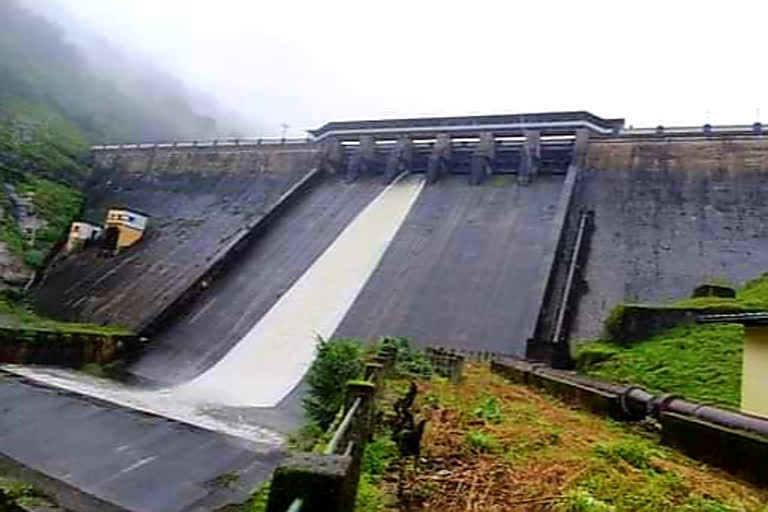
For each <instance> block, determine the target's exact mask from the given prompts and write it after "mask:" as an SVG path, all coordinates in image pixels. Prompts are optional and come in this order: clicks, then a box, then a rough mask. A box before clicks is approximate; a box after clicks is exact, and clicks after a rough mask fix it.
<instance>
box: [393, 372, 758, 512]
mask: <svg viewBox="0 0 768 512" xmlns="http://www.w3.org/2000/svg"><path fill="white" fill-rule="evenodd" d="M406 386H407V381H405V380H392V381H390V383H389V389H388V391H387V393H386V394H385V399H384V403H387V402H391V401H392V400H394V398H395V397H396V396H398V394H401V393H402V392H403V390H404V389H405V387H406ZM419 387H420V394H419V397H418V400H417V404H416V405H417V407H418V408H419V414H420V415H421V416H422V417H427V418H428V419H429V424H428V428H427V431H426V433H425V436H424V439H423V442H422V457H421V459H420V460H419V461H418V462H416V463H415V464H414V462H413V461H400V464H396V465H394V467H393V468H392V469H391V470H390V473H389V474H388V475H386V476H385V478H384V479H383V480H382V481H381V483H380V484H379V487H380V488H381V489H382V490H383V491H384V492H385V493H386V494H387V495H389V497H390V500H389V501H390V502H392V503H393V505H392V509H396V510H420V511H440V512H451V511H462V512H474V511H478V512H479V511H482V512H494V511H549V510H555V511H565V512H591V511H609V510H610V511H616V512H619V511H624V510H627V511H649V512H650V511H654V512H655V511H667V510H669V511H690V512H694V511H702V512H707V511H712V512H714V511H728V510H733V511H765V510H768V508H764V507H765V504H766V503H768V493H767V492H766V491H763V490H760V489H758V488H756V487H754V486H751V485H749V484H746V483H744V482H741V481H739V480H737V479H735V478H733V477H731V476H729V475H727V474H725V473H723V472H721V471H718V470H715V469H712V468H708V467H706V466H704V465H702V464H700V463H697V462H695V461H692V460H690V459H688V458H686V457H684V456H682V455H680V454H679V453H676V452H674V451H672V450H669V449H666V448H663V447H660V446H658V444H657V443H656V440H655V438H654V435H653V434H649V433H644V432H641V431H640V430H630V429H629V427H626V426H623V425H619V424H616V423H614V422H611V421H609V420H606V419H604V418H600V417H597V416H594V415H591V414H588V413H584V412H580V411H576V410H573V409H570V408H568V407H567V406H565V405H563V404H562V403H559V402H558V401H556V400H554V399H552V398H551V397H549V396H547V395H543V394H541V393H538V392H536V391H533V390H531V389H529V388H526V387H523V386H517V385H513V384H510V383H508V382H506V381H505V380H503V379H501V378H500V377H498V376H496V375H493V374H491V373H490V371H489V370H488V367H487V366H485V365H469V366H468V367H467V368H466V369H465V381H464V382H463V383H462V384H461V385H459V386H456V385H452V384H450V383H448V382H445V381H442V380H432V381H419ZM385 407H386V406H385ZM398 482H399V484H398ZM398 494H399V497H397V495H398Z"/></svg>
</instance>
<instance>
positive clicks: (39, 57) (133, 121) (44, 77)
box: [0, 0, 217, 142]
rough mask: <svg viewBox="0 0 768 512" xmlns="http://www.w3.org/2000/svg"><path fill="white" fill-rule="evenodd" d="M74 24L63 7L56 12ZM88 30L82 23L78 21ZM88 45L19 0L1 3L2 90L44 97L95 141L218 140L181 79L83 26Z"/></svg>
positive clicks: (28, 97) (210, 120)
mask: <svg viewBox="0 0 768 512" xmlns="http://www.w3.org/2000/svg"><path fill="white" fill-rule="evenodd" d="M54 15H55V17H56V18H60V19H61V20H62V21H64V22H66V23H68V24H71V23H72V22H71V20H68V19H67V18H65V17H64V15H63V13H59V12H55V13H52V16H54ZM77 29H78V30H81V28H80V27H77ZM78 40H80V41H83V40H87V41H90V42H91V43H92V48H93V52H91V53H92V55H89V54H87V53H86V52H84V51H82V50H81V49H80V47H78V45H76V44H75V43H74V42H73V40H72V39H71V38H69V37H68V36H67V34H66V33H65V31H64V30H63V27H59V26H57V24H54V23H52V22H50V21H48V19H46V18H44V17H42V16H40V15H39V14H36V13H34V12H32V11H30V10H28V9H26V8H25V7H24V6H23V4H22V3H21V2H19V1H17V0H4V1H3V2H2V3H0V95H1V96H3V97H9V96H10V97H17V98H21V99H24V100H25V101H27V102H31V103H43V104H45V105H46V106H48V107H49V108H50V109H52V110H54V111H55V112H56V113H58V114H60V115H62V116H63V117H64V118H66V119H68V120H69V121H70V122H72V123H73V124H74V125H75V126H76V127H77V128H78V130H79V131H80V132H81V133H82V134H83V135H84V136H85V138H86V139H87V140H88V141H89V142H102V141H150V140H152V141H157V140H163V139H167V140H171V139H193V138H212V137H214V136H215V134H216V132H217V126H216V120H215V119H213V117H211V116H210V115H202V114H200V113H198V112H197V111H196V110H195V108H196V106H195V105H193V101H191V99H190V98H189V94H188V93H187V92H186V91H185V90H184V88H183V86H182V84H181V83H180V81H178V80H176V79H174V78H173V77H170V76H169V75H167V74H164V73H162V72H161V71H159V70H157V69H152V68H151V67H150V66H149V65H146V64H144V65H142V64H141V63H138V62H137V61H136V60H135V59H133V60H132V59H130V58H129V57H127V56H126V55H124V54H122V53H121V52H120V51H119V50H116V49H114V48H112V47H110V46H109V44H107V43H106V42H104V41H99V40H98V38H97V37H96V36H94V35H91V34H87V33H82V32H80V33H79V35H78Z"/></svg>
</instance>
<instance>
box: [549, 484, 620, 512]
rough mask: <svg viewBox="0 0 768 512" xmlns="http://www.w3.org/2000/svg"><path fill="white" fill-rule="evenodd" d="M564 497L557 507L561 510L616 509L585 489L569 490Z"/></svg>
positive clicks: (602, 511)
mask: <svg viewBox="0 0 768 512" xmlns="http://www.w3.org/2000/svg"><path fill="white" fill-rule="evenodd" d="M564 498H565V499H564V500H563V502H562V503H560V505H559V506H558V507H557V510H558V511H560V512H613V511H614V510H616V509H615V508H614V507H613V506H611V505H608V504H607V503H604V502H602V501H600V500H598V499H596V498H594V497H593V496H592V495H591V494H589V492H588V491H585V490H583V489H574V490H572V491H569V492H567V493H566V494H565V497H564Z"/></svg>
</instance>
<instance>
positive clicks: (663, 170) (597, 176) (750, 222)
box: [572, 138, 768, 338]
mask: <svg viewBox="0 0 768 512" xmlns="http://www.w3.org/2000/svg"><path fill="white" fill-rule="evenodd" d="M588 166H589V167H588V169H587V171H586V172H584V173H583V175H582V176H581V180H580V182H579V184H578V186H577V191H576V200H575V204H574V208H575V211H578V210H579V209H588V210H593V211H594V212H595V217H594V221H595V231H594V234H593V238H592V248H591V251H590V256H589V260H588V263H587V268H586V280H587V284H588V290H587V293H586V295H584V297H583V298H582V300H581V303H580V305H579V313H578V316H577V319H576V322H575V326H574V332H573V333H572V337H573V338H589V337H595V336H599V334H600V328H601V325H602V322H603V320H604V319H605V317H606V315H607V313H608V311H609V310H610V308H612V307H613V306H614V305H615V304H618V303H621V302H655V301H670V300H674V299H682V298H685V297H687V296H688V295H689V294H690V293H691V292H692V291H693V289H694V288H695V287H696V286H697V285H698V284H701V282H702V281H703V280H705V279H710V280H711V278H713V277H716V278H727V279H729V280H731V281H732V282H733V283H734V284H743V283H744V282H745V281H746V280H748V279H751V278H753V277H755V276H757V275H759V274H761V273H763V272H765V271H766V270H768V224H766V223H765V219H766V218H768V140H766V139H765V138H754V139H743V140H720V139H717V140H693V141H664V140H659V141H655V142H654V141H650V140H644V141H636V142H625V141H618V142H593V143H591V144H590V149H589V155H588Z"/></svg>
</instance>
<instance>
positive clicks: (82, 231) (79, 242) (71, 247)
mask: <svg viewBox="0 0 768 512" xmlns="http://www.w3.org/2000/svg"><path fill="white" fill-rule="evenodd" d="M101 232H102V229H101V226H97V225H96V224H93V223H91V222H87V221H84V220H79V221H75V222H73V223H72V226H70V228H69V237H68V238H67V245H66V251H67V252H75V251H78V250H80V249H82V248H83V247H84V246H85V244H87V243H88V242H90V241H91V240H95V239H97V238H98V237H99V235H100V234H101Z"/></svg>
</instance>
